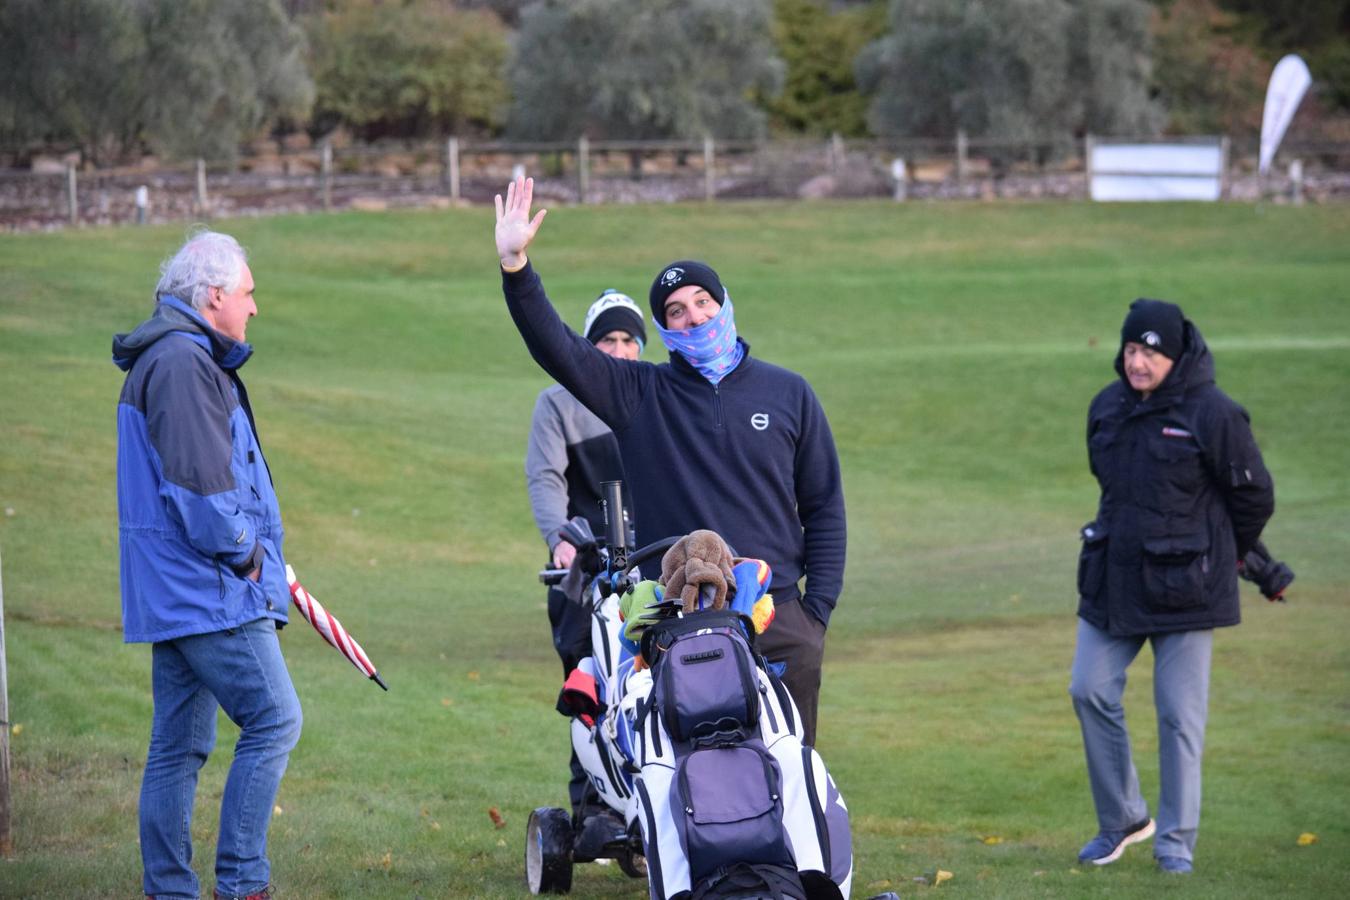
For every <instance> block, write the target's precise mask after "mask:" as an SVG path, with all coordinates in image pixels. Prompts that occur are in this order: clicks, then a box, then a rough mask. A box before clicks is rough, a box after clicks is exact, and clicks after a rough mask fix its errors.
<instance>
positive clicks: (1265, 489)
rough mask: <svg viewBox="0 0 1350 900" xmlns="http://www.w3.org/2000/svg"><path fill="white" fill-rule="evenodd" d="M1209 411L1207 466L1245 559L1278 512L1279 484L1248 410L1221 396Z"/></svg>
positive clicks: (1239, 552)
mask: <svg viewBox="0 0 1350 900" xmlns="http://www.w3.org/2000/svg"><path fill="white" fill-rule="evenodd" d="M1209 412H1210V415H1209V417H1208V421H1207V422H1206V434H1205V441H1204V446H1203V451H1204V455H1205V464H1206V465H1207V466H1208V467H1209V471H1210V476H1211V477H1212V478H1213V479H1214V483H1215V484H1216V485H1217V486H1218V489H1219V492H1220V493H1221V494H1222V495H1223V497H1224V503H1225V505H1226V506H1227V508H1228V516H1229V518H1230V519H1232V522H1233V535H1234V537H1235V538H1236V539H1237V556H1238V559H1242V558H1243V557H1244V556H1246V555H1247V551H1249V550H1251V549H1252V547H1253V546H1254V545H1255V544H1256V540H1257V538H1259V537H1260V536H1261V530H1262V529H1263V528H1265V527H1266V522H1267V521H1269V520H1270V517H1271V515H1272V514H1274V512H1275V484H1274V481H1273V480H1272V479H1271V477H1270V473H1269V472H1268V471H1266V464H1265V461H1264V460H1262V458H1261V451H1260V449H1259V448H1258V447H1257V446H1256V438H1254V437H1253V436H1252V429H1251V425H1250V423H1249V421H1248V418H1247V411H1246V410H1245V409H1243V408H1242V407H1241V406H1239V405H1238V404H1236V403H1234V402H1233V401H1232V400H1230V399H1228V398H1227V397H1226V396H1223V395H1222V394H1220V395H1218V397H1217V398H1216V402H1213V403H1211V404H1210V408H1209Z"/></svg>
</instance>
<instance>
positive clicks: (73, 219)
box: [66, 163, 80, 225]
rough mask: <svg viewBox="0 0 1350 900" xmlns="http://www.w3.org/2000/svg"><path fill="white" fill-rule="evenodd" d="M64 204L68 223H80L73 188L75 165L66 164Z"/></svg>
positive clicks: (77, 203) (76, 199) (78, 205)
mask: <svg viewBox="0 0 1350 900" xmlns="http://www.w3.org/2000/svg"><path fill="white" fill-rule="evenodd" d="M66 206H67V208H68V211H69V213H70V224H72V225H78V224H79V223H80V203H79V197H78V196H77V195H76V188H75V166H74V164H73V163H72V164H67V165H66Z"/></svg>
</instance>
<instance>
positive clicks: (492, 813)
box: [488, 806, 506, 828]
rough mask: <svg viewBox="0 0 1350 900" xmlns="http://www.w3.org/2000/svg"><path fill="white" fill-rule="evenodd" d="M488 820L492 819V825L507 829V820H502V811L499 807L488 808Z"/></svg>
mask: <svg viewBox="0 0 1350 900" xmlns="http://www.w3.org/2000/svg"><path fill="white" fill-rule="evenodd" d="M488 818H489V819H491V820H492V824H493V825H495V826H497V827H498V828H505V827H506V819H504V818H502V811H501V810H499V809H498V808H497V807H495V806H489V807H488Z"/></svg>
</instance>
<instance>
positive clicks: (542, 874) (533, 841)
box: [525, 806, 572, 894]
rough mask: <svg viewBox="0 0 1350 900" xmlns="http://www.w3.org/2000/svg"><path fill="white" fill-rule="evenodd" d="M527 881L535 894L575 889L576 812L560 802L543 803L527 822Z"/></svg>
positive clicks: (565, 891) (557, 892) (556, 892)
mask: <svg viewBox="0 0 1350 900" xmlns="http://www.w3.org/2000/svg"><path fill="white" fill-rule="evenodd" d="M525 885H526V887H528V888H529V889H530V893H531V894H566V893H568V892H569V891H571V890H572V816H571V814H570V813H569V812H568V811H567V810H565V809H559V808H558V807H556V806H541V807H539V808H538V809H536V810H535V811H534V812H532V813H530V819H529V822H528V823H527V824H526V825H525Z"/></svg>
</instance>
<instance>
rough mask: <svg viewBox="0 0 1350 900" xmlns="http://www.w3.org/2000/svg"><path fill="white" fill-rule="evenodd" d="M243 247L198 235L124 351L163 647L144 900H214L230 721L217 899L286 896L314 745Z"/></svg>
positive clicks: (125, 446)
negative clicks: (203, 891)
mask: <svg viewBox="0 0 1350 900" xmlns="http://www.w3.org/2000/svg"><path fill="white" fill-rule="evenodd" d="M253 287H254V286H253V274H252V272H250V271H249V267H248V262H247V259H246V257H245V254H244V251H243V248H242V247H240V246H239V244H238V242H237V241H235V239H234V238H232V237H230V236H228V235H224V234H217V233H213V232H209V231H204V232H201V233H198V234H196V235H194V236H193V237H191V238H190V239H189V240H188V241H187V243H185V244H184V245H183V246H182V248H181V249H179V250H178V252H177V253H176V254H175V255H174V256H173V257H172V258H171V259H169V261H168V262H166V263H165V264H164V266H163V268H162V275H161V278H160V280H159V285H158V287H157V288H156V289H155V301H156V306H155V311H154V314H153V315H152V316H151V317H150V318H149V319H147V320H146V321H145V322H143V323H142V324H141V325H140V326H138V327H137V328H136V329H135V330H134V331H132V332H131V333H129V334H120V335H117V337H115V338H114V339H113V361H114V362H115V363H116V364H117V365H118V366H119V367H120V368H122V369H123V370H125V371H126V373H127V376H126V381H125V382H124V383H123V386H122V395H121V399H120V402H119V404H118V408H117V438H118V441H117V500H118V515H119V519H120V525H121V582H122V627H123V635H124V639H125V640H126V641H127V642H128V643H131V642H146V643H150V644H151V645H152V663H151V680H152V683H153V690H154V719H153V722H152V725H151V732H150V749H149V753H148V755H147V758H146V763H145V774H144V776H143V778H142V781H141V799H140V838H141V859H142V863H143V866H144V879H143V880H144V890H145V893H146V894H147V895H150V896H153V897H158V898H166V897H169V898H196V897H198V896H199V885H198V880H197V876H196V875H195V874H194V872H193V870H192V867H191V865H190V863H191V860H192V807H193V799H194V795H195V793H196V787H197V772H198V770H199V769H200V768H201V767H202V764H203V763H205V762H206V758H207V756H208V755H210V753H211V750H212V748H213V746H214V744H215V732H216V708H217V706H219V707H220V708H222V709H224V710H225V713H226V715H228V716H229V717H230V720H231V721H233V722H234V723H235V724H236V725H238V726H239V729H240V734H239V741H238V743H237V745H236V747H235V753H234V761H233V762H232V763H231V765H230V772H229V777H228V778H227V780H226V782H225V793H224V796H223V797H222V798H221V804H220V837H219V840H218V845H217V850H216V884H215V889H214V892H215V896H216V897H247V898H265V897H268V896H270V889H269V886H268V883H269V881H270V874H271V873H270V867H269V864H268V860H267V828H268V823H269V822H270V819H271V815H272V807H273V802H274V800H275V798H276V793H277V788H278V787H279V785H280V784H281V777H282V774H283V773H284V772H285V770H286V761H287V758H288V756H289V754H290V751H291V749H292V748H294V747H295V744H296V742H297V741H298V740H299V737H300V724H301V713H300V701H299V699H298V698H297V697H296V694H295V688H294V687H293V686H292V684H291V678H290V674H289V673H288V672H287V670H286V662H285V660H284V659H282V656H281V646H280V644H279V642H278V640H277V629H279V628H280V627H282V626H283V625H285V624H286V606H287V598H288V594H289V590H288V587H287V584H286V575H285V562H284V561H283V559H282V555H281V542H282V528H281V513H280V511H279V510H278V508H277V498H276V494H275V492H274V491H273V489H272V478H271V475H270V473H269V471H268V468H267V463H266V461H265V460H264V459H263V455H262V448H261V447H260V446H259V443H258V435H257V430H256V428H255V426H254V422H253V411H252V408H251V407H250V406H249V401H248V392H247V391H246V390H245V389H244V383H243V382H242V381H240V379H239V371H238V370H239V367H240V366H242V365H243V364H244V363H245V362H246V361H247V360H248V358H249V356H250V355H251V354H252V353H253V348H252V347H251V346H249V345H248V344H247V343H245V342H244V332H245V329H246V328H247V326H248V321H249V319H250V318H252V317H253V316H255V315H257V312H258V307H257V304H256V303H255V302H254V299H253Z"/></svg>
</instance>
